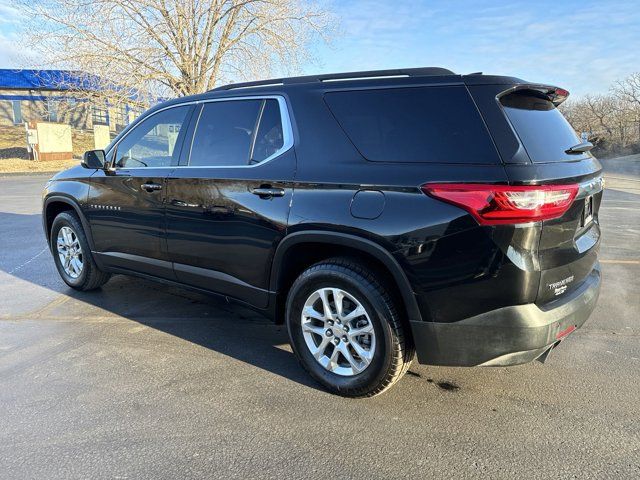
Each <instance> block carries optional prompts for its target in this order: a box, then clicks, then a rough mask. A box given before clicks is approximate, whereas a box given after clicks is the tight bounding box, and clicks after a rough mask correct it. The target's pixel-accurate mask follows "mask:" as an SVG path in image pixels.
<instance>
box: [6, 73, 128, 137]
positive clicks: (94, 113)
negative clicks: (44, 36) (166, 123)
mask: <svg viewBox="0 0 640 480" xmlns="http://www.w3.org/2000/svg"><path fill="white" fill-rule="evenodd" d="M83 82H84V80H82V79H81V76H80V75H78V74H77V73H75V72H72V71H67V70H14V69H0V126H3V125H4V126H9V125H22V124H23V123H24V122H34V121H49V122H60V123H66V124H69V125H71V126H72V127H73V128H78V129H92V128H93V125H94V124H99V125H108V126H109V129H110V130H112V131H119V130H121V129H122V128H124V127H125V126H126V125H127V124H128V123H129V122H130V121H132V120H133V119H134V118H135V116H136V112H134V111H133V110H132V109H130V108H129V107H128V106H126V107H123V108H114V107H108V106H106V105H104V106H99V105H95V104H92V103H91V102H90V101H89V100H88V96H87V95H80V94H79V92H80V91H82V89H83ZM87 91H89V92H90V89H89V88H87Z"/></svg>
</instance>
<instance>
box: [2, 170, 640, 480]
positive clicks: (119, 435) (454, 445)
mask: <svg viewBox="0 0 640 480" xmlns="http://www.w3.org/2000/svg"><path fill="white" fill-rule="evenodd" d="M618 164H619V165H618ZM607 165H608V168H610V169H611V171H612V172H613V173H611V174H610V175H609V178H608V183H607V187H608V189H607V191H606V192H605V201H604V205H603V208H602V211H601V219H602V224H603V227H604V240H603V248H602V255H601V257H602V259H603V272H604V286H603V290H602V295H601V299H600V302H599V305H598V307H597V309H596V311H595V313H594V314H593V316H592V317H591V319H590V320H589V321H588V323H587V324H586V325H585V327H584V328H583V329H581V330H580V331H578V332H577V333H575V334H574V335H572V336H571V337H570V338H569V339H568V340H567V341H566V342H564V344H563V345H562V347H561V348H559V349H558V350H557V351H556V352H555V353H554V354H552V355H551V357H550V358H549V360H548V361H547V363H546V364H545V365H544V366H543V365H541V364H539V363H534V364H529V365H524V366H520V367H514V368H510V369H507V368H493V369H479V368H478V369H462V368H460V369H456V368H437V367H427V366H420V365H415V366H414V367H412V369H411V371H410V372H409V374H408V375H407V376H406V377H405V378H404V379H403V380H402V381H401V382H400V383H399V384H397V385H396V386H395V387H394V388H393V389H392V390H391V391H389V392H388V393H386V394H384V395H382V396H380V397H376V398H374V399H370V400H347V399H343V398H339V397H335V396H332V395H329V394H327V393H325V392H324V391H322V390H320V389H319V388H318V387H317V386H316V385H315V384H313V383H312V382H311V381H310V380H309V379H308V377H307V376H306V375H305V374H304V372H303V371H302V369H301V368H300V367H299V366H298V365H297V362H296V360H295V358H294V357H293V355H292V354H291V352H290V349H289V347H288V346H287V344H286V332H285V331H284V329H283V328H281V327H277V326H274V325H272V324H270V323H269V322H268V321H267V320H266V319H264V318H262V317H260V316H259V315H257V314H255V313H254V312H252V311H250V310H247V309H244V308H241V307H238V306H235V305H231V304H226V303H224V302H220V301H217V300H215V299H212V298H209V297H205V296H202V295H199V294H194V293H190V292H187V291H184V290H180V289H176V288H171V287H167V286H164V285H161V284H156V283H152V282H148V281H143V280H138V279H134V278H127V277H123V276H118V277H114V278H113V279H112V280H111V282H109V283H108V284H107V285H106V286H105V287H104V288H103V289H102V290H100V291H97V292H92V293H78V292H74V291H72V290H70V289H69V288H67V287H66V286H65V285H64V284H63V283H62V281H61V280H59V278H58V275H57V273H56V272H55V267H54V265H53V261H52V259H51V256H50V254H49V252H48V251H47V249H46V245H45V241H44V238H43V235H42V232H41V225H40V212H39V208H40V206H39V196H40V190H41V187H42V185H43V184H44V182H45V177H6V178H0V477H1V478H12V479H13V478H89V477H96V478H162V477H173V478H189V477H202V476H205V475H206V476H211V477H217V478H249V477H251V478H253V477H256V478H282V477H285V476H290V477H294V478H301V477H313V478H366V479H374V478H413V477H422V478H477V477H485V478H509V479H511V478H516V477H527V478H574V477H575V478H588V477H597V478H605V477H609V478H638V477H640V420H639V416H640V344H639V341H638V340H639V338H640V337H639V335H640V326H639V323H638V322H639V320H638V317H639V316H640V294H639V293H638V292H639V291H640V252H639V247H640V181H639V180H640V175H639V173H640V172H639V171H638V170H639V169H638V168H637V167H638V165H640V161H638V162H636V163H633V164H632V163H630V162H618V163H616V162H610V163H608V164H607Z"/></svg>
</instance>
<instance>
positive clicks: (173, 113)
mask: <svg viewBox="0 0 640 480" xmlns="http://www.w3.org/2000/svg"><path fill="white" fill-rule="evenodd" d="M188 112H189V107H188V106H182V107H175V108H169V109H167V110H164V111H162V112H160V113H156V114H155V115H152V116H151V117H149V118H147V119H146V120H143V121H142V123H140V124H139V125H138V126H136V127H135V128H134V129H133V130H131V132H129V134H127V136H126V137H125V138H124V139H123V140H122V141H121V142H120V143H119V144H118V146H117V147H116V148H117V151H116V166H117V167H126V168H141V167H168V166H171V165H172V163H173V164H174V165H175V164H177V162H178V158H177V157H178V155H179V154H180V152H178V151H177V150H178V149H176V148H175V146H176V142H177V140H178V134H179V133H180V129H181V128H182V126H183V124H184V122H185V120H186V117H187V113H188Z"/></svg>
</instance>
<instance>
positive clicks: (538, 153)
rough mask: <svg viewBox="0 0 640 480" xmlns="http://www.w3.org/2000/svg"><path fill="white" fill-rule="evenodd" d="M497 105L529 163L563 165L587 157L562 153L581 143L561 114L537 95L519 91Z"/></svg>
mask: <svg viewBox="0 0 640 480" xmlns="http://www.w3.org/2000/svg"><path fill="white" fill-rule="evenodd" d="M500 103H501V104H502V107H503V109H504V111H505V113H506V115H507V117H508V118H509V121H510V122H511V125H513V128H514V130H515V131H516V134H517V135H518V137H519V138H520V142H521V143H522V146H523V147H524V148H525V150H526V151H527V153H528V154H529V158H531V161H532V162H534V163H549V162H563V161H567V160H578V159H580V158H582V157H584V156H586V155H588V154H580V155H576V154H571V155H570V154H568V153H566V152H565V150H567V149H568V148H570V147H573V146H574V145H577V144H578V143H580V142H581V140H580V138H579V137H578V135H576V132H575V131H574V130H573V128H572V127H571V125H570V124H569V122H568V121H567V120H566V118H564V116H563V115H562V113H560V111H559V110H558V109H557V108H556V106H555V105H554V104H553V103H552V102H550V101H549V100H548V99H547V98H546V97H545V96H544V95H542V94H541V93H540V94H538V93H536V92H533V91H531V90H519V91H516V92H513V93H510V94H509V95H506V96H504V97H502V98H500Z"/></svg>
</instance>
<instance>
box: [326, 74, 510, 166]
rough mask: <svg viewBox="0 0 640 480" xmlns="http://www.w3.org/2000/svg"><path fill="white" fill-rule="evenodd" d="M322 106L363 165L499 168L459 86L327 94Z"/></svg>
mask: <svg viewBox="0 0 640 480" xmlns="http://www.w3.org/2000/svg"><path fill="white" fill-rule="evenodd" d="M325 101H326V102H327V104H328V105H329V108H330V109H331V111H332V112H333V114H334V115H335V117H336V118H337V120H338V122H339V123H340V125H341V126H342V128H343V129H344V131H345V132H346V134H347V135H348V136H349V138H350V139H351V141H352V142H353V144H354V145H355V146H356V148H357V149H358V150H359V151H360V153H361V154H362V155H363V156H364V157H365V158H366V159H368V160H372V161H375V162H431V163H485V164H486V163H499V162H500V160H499V157H498V154H497V152H496V150H495V147H494V146H493V142H492V141H491V138H490V136H489V133H488V132H487V129H486V127H485V125H484V122H483V121H482V118H481V116H480V114H479V113H478V110H477V109H476V106H475V105H474V103H473V101H472V100H471V98H470V96H469V94H468V92H467V90H466V89H465V88H464V87H463V86H453V87H416V88H395V89H381V90H359V91H343V92H332V93H327V94H326V95H325Z"/></svg>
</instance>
